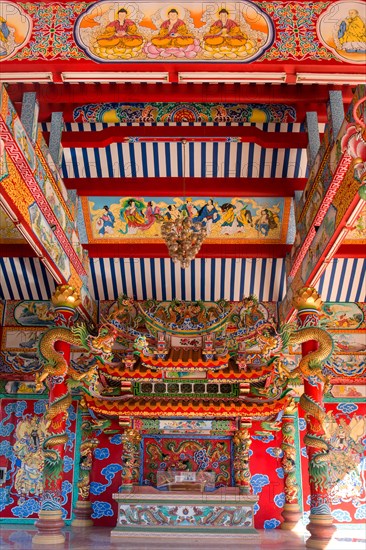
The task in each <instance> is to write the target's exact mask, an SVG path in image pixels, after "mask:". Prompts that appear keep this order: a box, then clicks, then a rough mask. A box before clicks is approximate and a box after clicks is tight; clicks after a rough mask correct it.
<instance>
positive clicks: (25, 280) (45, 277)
mask: <svg viewBox="0 0 366 550" xmlns="http://www.w3.org/2000/svg"><path fill="white" fill-rule="evenodd" d="M55 287H56V285H55V282H54V280H53V278H52V277H51V275H50V274H49V273H48V271H47V270H46V268H45V267H44V265H43V264H42V262H41V261H40V260H39V259H38V258H0V298H1V299H2V300H47V299H49V298H50V297H51V294H52V293H53V292H54V290H55Z"/></svg>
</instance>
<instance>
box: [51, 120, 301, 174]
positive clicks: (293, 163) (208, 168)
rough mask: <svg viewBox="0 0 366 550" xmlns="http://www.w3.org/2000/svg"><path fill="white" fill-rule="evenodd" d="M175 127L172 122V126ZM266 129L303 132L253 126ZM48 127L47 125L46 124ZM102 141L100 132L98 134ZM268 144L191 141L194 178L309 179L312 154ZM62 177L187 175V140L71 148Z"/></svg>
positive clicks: (293, 127) (74, 126) (82, 127)
mask: <svg viewBox="0 0 366 550" xmlns="http://www.w3.org/2000/svg"><path fill="white" fill-rule="evenodd" d="M107 126H108V125H107V124H78V123H68V124H66V130H69V131H75V130H76V131H90V130H100V129H102V128H104V127H107ZM170 126H171V124H170ZM252 126H256V127H257V128H258V129H260V130H263V131H264V132H274V131H276V132H286V133H294V134H296V133H298V132H300V131H303V127H302V125H300V124H298V123H289V124H279V123H278V124H269V123H266V124H253V125H252ZM44 129H46V125H45V128H44ZM96 141H97V135H96ZM293 143H294V146H293V148H291V149H270V148H268V149H267V148H263V147H261V146H259V145H256V144H255V143H237V142H235V141H233V142H231V141H227V142H219V143H218V142H204V143H199V142H191V143H189V144H188V147H187V161H186V163H187V170H186V175H187V176H189V177H225V178H226V177H260V178H263V177H264V178H269V177H271V178H276V177H277V178H298V177H300V178H303V177H305V176H306V166H307V153H306V150H305V149H298V148H296V137H295V136H294V142H293ZM62 175H63V177H65V178H67V177H69V178H75V177H76V178H83V177H91V178H98V177H111V178H113V177H116V178H119V177H151V178H157V177H181V176H182V175H183V167H182V144H181V143H180V142H175V143H171V142H165V143H163V142H155V143H150V142H149V143H144V142H138V141H137V142H133V143H113V144H111V145H108V146H107V147H103V148H98V147H95V148H90V147H87V148H65V149H64V150H63V159H62Z"/></svg>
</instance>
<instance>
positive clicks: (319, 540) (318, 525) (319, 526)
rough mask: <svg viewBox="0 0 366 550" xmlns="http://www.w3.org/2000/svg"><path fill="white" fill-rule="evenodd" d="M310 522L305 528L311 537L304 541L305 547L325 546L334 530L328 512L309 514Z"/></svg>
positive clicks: (334, 527) (320, 547) (322, 547)
mask: <svg viewBox="0 0 366 550" xmlns="http://www.w3.org/2000/svg"><path fill="white" fill-rule="evenodd" d="M309 519H310V523H308V525H307V526H306V529H307V530H308V531H309V532H310V533H311V537H310V538H309V539H308V540H307V541H306V547H307V548H319V549H321V550H323V549H324V548H327V546H328V544H329V542H330V540H331V539H332V537H333V534H334V532H335V531H336V526H335V525H333V518H332V516H331V515H329V514H324V515H321V514H319V515H318V514H310V518H309Z"/></svg>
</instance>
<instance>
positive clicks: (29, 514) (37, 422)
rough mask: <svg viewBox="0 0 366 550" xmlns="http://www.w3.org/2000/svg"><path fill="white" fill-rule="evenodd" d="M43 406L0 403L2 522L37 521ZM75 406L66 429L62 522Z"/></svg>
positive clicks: (68, 503) (67, 513)
mask: <svg viewBox="0 0 366 550" xmlns="http://www.w3.org/2000/svg"><path fill="white" fill-rule="evenodd" d="M46 405H47V400H45V399H40V400H36V399H21V400H17V401H16V400H14V399H6V398H5V399H2V400H1V407H2V408H1V418H2V420H1V422H0V433H1V436H2V439H1V441H2V443H1V448H0V466H2V467H5V468H6V478H5V484H4V485H2V486H1V487H0V512H1V517H2V518H9V519H12V520H14V519H17V520H19V521H20V522H22V521H24V520H28V519H33V520H34V519H36V518H37V517H38V512H39V509H40V495H41V493H42V490H43V478H42V474H41V472H42V469H43V461H44V457H43V449H42V443H43V441H44V440H45V438H46V437H47V429H46V425H45V422H44V420H43V415H44V413H45V411H46ZM77 406H78V405H77V402H74V403H73V404H72V405H71V406H70V408H69V411H68V412H69V419H68V421H67V427H66V432H67V434H68V437H69V439H68V441H67V443H66V453H65V458H64V469H63V472H64V473H63V475H64V477H63V482H62V510H63V517H64V519H70V518H71V507H72V495H73V486H74V461H75V429H76V414H77Z"/></svg>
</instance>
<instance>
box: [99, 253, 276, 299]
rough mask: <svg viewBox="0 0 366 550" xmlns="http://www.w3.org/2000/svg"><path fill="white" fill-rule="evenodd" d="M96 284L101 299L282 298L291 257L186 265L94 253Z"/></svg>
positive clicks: (207, 261) (216, 260)
mask: <svg viewBox="0 0 366 550" xmlns="http://www.w3.org/2000/svg"><path fill="white" fill-rule="evenodd" d="M90 288H91V289H94V295H95V298H96V299H97V300H114V299H116V298H117V297H118V296H119V295H120V294H127V295H128V296H131V297H134V298H135V299H137V300H145V299H148V298H154V299H156V300H172V299H174V298H177V299H179V300H206V301H210V300H219V299H220V298H225V299H227V300H233V301H236V300H240V299H241V298H243V297H244V296H248V295H249V294H255V295H256V296H257V297H258V298H259V300H261V301H266V302H268V301H279V300H281V299H282V298H283V296H284V294H285V290H286V288H285V260H284V259H283V258H274V259H272V258H270V259H265V258H263V259H262V258H261V259H248V258H246V259H237V258H232V259H227V258H210V259H204V258H202V259H195V260H193V261H192V262H191V264H190V266H189V267H188V268H187V269H181V267H180V264H179V263H178V264H175V263H173V262H172V260H171V259H170V258H148V259H147V258H118V259H117V258H110V259H106V258H99V259H98V258H92V259H91V260H90Z"/></svg>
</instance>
